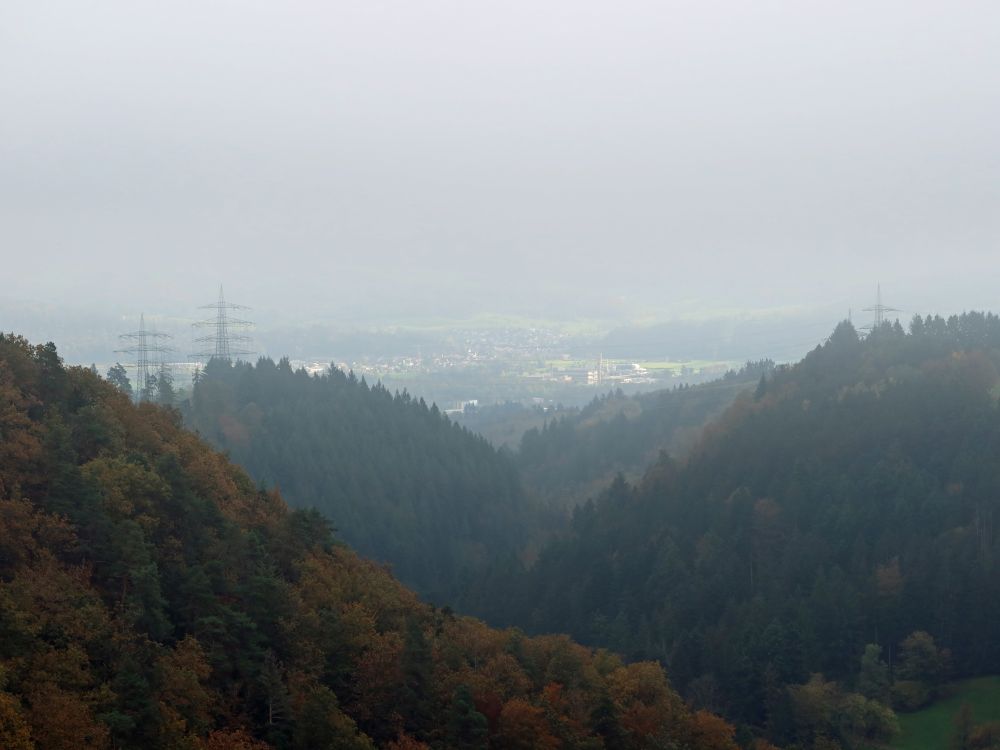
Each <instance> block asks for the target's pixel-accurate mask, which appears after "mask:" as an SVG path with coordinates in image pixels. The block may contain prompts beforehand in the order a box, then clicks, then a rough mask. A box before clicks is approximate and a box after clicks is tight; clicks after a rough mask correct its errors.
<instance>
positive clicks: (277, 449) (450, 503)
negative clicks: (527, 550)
mask: <svg viewBox="0 0 1000 750" xmlns="http://www.w3.org/2000/svg"><path fill="white" fill-rule="evenodd" d="M184 413H185V418H186V421H187V423H188V425H189V426H191V427H192V428H194V429H196V430H197V431H198V432H200V433H201V434H202V435H203V436H204V437H205V438H207V439H208V440H209V441H210V442H212V443H213V444H214V445H216V446H217V447H219V448H221V449H223V450H225V451H226V452H227V453H228V454H229V455H230V456H231V457H232V459H233V460H234V461H236V462H237V463H238V464H240V465H241V466H243V467H244V468H245V469H246V470H247V471H248V472H249V473H250V474H251V476H253V477H254V479H256V480H257V481H258V482H263V483H265V484H266V485H268V486H277V487H279V488H280V489H281V492H282V495H283V496H284V497H285V498H287V500H288V502H289V503H290V504H291V505H293V506H295V507H306V508H308V507H312V508H316V509H318V510H319V511H320V512H322V513H323V514H324V515H325V516H326V517H327V518H329V519H330V520H331V521H332V523H333V524H334V525H335V526H336V528H337V529H338V531H339V533H340V534H341V535H342V536H343V538H344V539H345V540H346V541H347V542H348V543H349V544H350V545H351V546H352V547H354V548H355V549H357V550H358V551H359V552H360V553H361V554H362V555H364V556H366V557H372V558H374V559H376V560H381V561H385V562H389V563H391V564H392V565H393V568H394V570H395V572H396V574H397V575H398V576H399V577H400V579H401V580H402V581H403V582H405V583H406V584H408V585H411V586H413V587H415V588H416V589H417V590H418V591H419V592H420V593H421V594H423V595H425V596H428V597H430V598H431V599H433V600H435V601H438V602H441V603H448V602H453V601H455V599H456V595H457V592H459V591H460V590H461V588H462V585H463V583H464V582H465V581H467V580H468V578H469V576H470V575H471V573H472V572H473V571H475V570H477V569H478V568H479V567H481V566H482V565H483V564H484V563H485V562H487V561H492V560H494V559H497V558H500V557H508V556H514V555H515V554H516V553H517V552H518V551H519V549H520V545H521V544H523V542H524V539H525V536H526V534H527V530H528V529H529V528H530V527H532V526H533V525H534V524H537V516H536V514H535V511H534V508H533V506H532V505H531V504H529V503H528V501H527V499H526V497H525V494H524V492H523V490H522V488H521V484H520V481H519V479H518V474H517V469H516V467H515V466H514V465H513V462H512V461H511V460H510V458H509V457H508V456H507V455H505V454H503V453H500V452H498V451H496V450H495V449H494V448H493V447H492V446H490V444H489V443H487V442H486V441H485V440H484V439H483V438H480V437H477V436H475V435H473V434H472V433H471V432H469V431H468V430H465V429H463V428H461V427H459V426H457V425H455V424H453V423H451V422H450V421H449V420H448V419H447V418H445V417H444V416H443V415H441V414H440V413H439V412H438V410H437V408H436V407H434V406H431V407H428V406H427V405H426V404H425V403H424V402H423V400H418V399H414V398H411V397H410V396H409V395H407V394H405V393H404V394H395V395H393V394H391V393H389V392H388V391H387V390H386V389H385V388H384V387H382V386H381V385H378V384H376V385H373V386H369V385H368V384H367V383H365V382H364V380H360V381H359V380H357V379H356V378H355V377H354V376H353V375H346V374H344V373H343V372H341V371H339V370H337V369H333V368H331V369H330V370H328V371H327V372H325V373H323V374H321V375H316V376H310V375H308V374H307V373H306V372H305V371H304V370H299V371H297V372H296V371H293V370H292V368H291V367H289V365H288V361H287V360H282V361H280V362H278V363H274V362H272V361H271V360H269V359H261V360H260V361H259V362H258V363H257V364H256V365H255V366H254V365H250V364H246V363H242V362H241V363H238V364H235V365H233V364H230V363H229V362H225V361H219V360H213V361H211V362H210V363H209V365H208V367H207V368H206V369H205V371H204V372H203V373H202V374H201V377H200V378H199V380H198V382H197V384H196V385H195V387H194V392H193V395H192V398H191V400H190V403H189V404H188V405H187V406H186V407H185V410H184Z"/></svg>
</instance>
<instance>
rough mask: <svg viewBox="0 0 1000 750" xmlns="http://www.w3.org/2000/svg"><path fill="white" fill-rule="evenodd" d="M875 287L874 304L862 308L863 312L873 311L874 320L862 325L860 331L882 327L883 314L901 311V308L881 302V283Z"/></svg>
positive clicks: (869, 330)
mask: <svg viewBox="0 0 1000 750" xmlns="http://www.w3.org/2000/svg"><path fill="white" fill-rule="evenodd" d="M876 289H877V291H876V297H875V305H874V306H873V307H866V308H864V312H870V313H875V320H874V321H873V322H872V324H871V325H867V326H864V327H863V328H862V329H861V330H862V331H868V332H869V333H871V332H872V331H874V330H875V329H876V328H881V327H882V324H883V323H884V322H885V314H886V313H894V312H903V311H902V310H900V309H898V308H896V307H889V306H888V305H883V304H882V285H881V284H879V285H878V286H877V287H876Z"/></svg>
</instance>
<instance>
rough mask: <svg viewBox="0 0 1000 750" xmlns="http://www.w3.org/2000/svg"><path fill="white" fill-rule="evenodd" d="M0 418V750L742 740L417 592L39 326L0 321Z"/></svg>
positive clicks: (669, 700) (706, 745)
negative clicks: (26, 331) (70, 353)
mask: <svg viewBox="0 0 1000 750" xmlns="http://www.w3.org/2000/svg"><path fill="white" fill-rule="evenodd" d="M0 438H2V439H0V520H2V523H0V747H3V748H5V749H7V750H30V749H31V748H37V749H38V750H79V749H81V748H83V749H86V748H95V749H96V748H111V747H116V748H137V747H144V748H171V749H174V748H177V749H180V748H184V749H191V750H195V749H198V748H206V749H208V750H240V749H247V750H263V749H264V748H267V747H274V748H296V749H301V750H305V749H307V748H309V749H314V748H328V749H334V748H358V749H362V748H373V747H382V748H395V749H396V750H401V749H403V748H407V749H408V750H418V749H419V748H428V747H429V748H490V749H492V748H497V749H500V748H506V749H510V750H513V749H515V748H517V749H520V748H546V749H548V748H551V749H553V750H555V749H556V748H593V749H594V750H597V749H599V748H607V749H608V750H614V749H620V750H630V749H631V748H637V749H638V748H650V749H652V748H690V749H691V750H701V749H704V750H709V749H716V748H717V749H720V750H735V748H736V747H737V744H736V742H735V741H734V739H733V738H734V730H733V727H732V726H730V725H729V724H727V723H725V722H724V721H722V720H721V719H719V718H718V717H716V716H714V715H712V714H711V713H708V712H705V711H691V710H690V709H689V708H688V707H687V706H686V705H685V703H684V702H683V701H682V700H681V699H680V698H679V696H678V695H677V694H676V693H675V692H674V691H673V690H672V689H671V687H670V686H669V684H668V683H667V679H666V676H665V674H664V672H663V670H662V669H661V667H660V666H659V665H657V664H655V663H651V662H637V663H631V664H624V663H623V662H622V660H621V659H620V658H618V657H616V656H614V655H612V654H610V653H608V652H606V651H591V650H589V649H586V648H583V647H581V646H578V645H576V644H574V643H572V642H571V641H570V640H569V639H568V638H566V637H564V636H547V637H539V638H529V637H526V636H524V635H523V634H522V633H521V632H520V631H518V630H503V631H500V630H493V629H490V628H488V627H486V626H485V625H483V624H482V623H480V622H477V621H475V620H472V619H470V618H464V617H456V616H455V615H453V614H452V613H451V612H449V611H447V610H439V609H435V608H433V607H431V606H428V605H425V604H422V603H421V602H420V601H419V600H418V599H417V597H416V596H415V595H414V594H412V593H411V592H409V591H407V590H406V589H404V588H403V587H402V586H401V585H400V584H399V583H397V582H396V581H395V580H394V579H393V578H392V577H391V576H390V575H389V574H388V573H387V572H386V571H385V570H384V569H383V568H381V567H379V566H376V565H373V564H371V563H368V562H365V561H363V560H361V559H360V558H358V557H357V556H356V555H355V554H354V553H352V552H351V551H350V550H348V549H347V548H346V547H345V546H344V545H342V544H341V543H338V542H337V541H336V540H335V539H334V538H333V535H332V533H331V529H330V525H329V523H328V522H327V521H325V520H324V518H323V517H322V516H321V515H320V514H318V513H317V512H314V511H305V510H289V509H288V508H287V507H286V506H285V504H284V502H283V501H282V499H281V497H280V496H279V494H278V493H277V492H276V491H273V490H270V491H269V490H262V489H260V488H259V487H258V486H257V485H255V484H254V483H253V482H252V481H251V480H250V479H249V478H248V476H247V475H246V474H245V473H244V472H243V471H242V470H241V469H239V468H237V467H236V466H234V465H233V464H232V463H230V462H229V461H228V460H227V459H226V458H225V457H223V456H222V455H220V454H219V453H216V452H215V451H213V450H212V449H211V448H210V447H209V446H208V445H206V444H205V443H204V442H203V441H202V440H201V439H200V438H198V437H197V436H196V435H194V434H193V433H191V432H188V431H186V430H184V429H183V428H182V427H181V426H180V416H179V414H178V413H177V412H175V411H172V410H169V409H164V408H161V407H157V406H153V405H150V404H143V405H141V406H138V407H136V406H134V405H133V404H132V403H131V402H130V401H129V400H128V398H127V397H126V396H125V395H123V394H122V393H120V392H119V391H118V390H117V389H116V388H114V387H113V386H112V385H110V384H108V383H106V382H104V381H102V380H101V379H100V378H99V377H98V376H97V375H96V374H94V373H92V372H91V371H90V370H86V369H81V368H66V367H64V366H63V365H62V363H61V361H60V359H59V357H58V354H57V352H56V349H55V347H54V346H53V345H51V344H48V345H44V346H32V345H30V344H29V343H28V342H27V341H25V340H24V339H21V338H18V337H15V336H0ZM743 739H744V740H745V741H746V742H749V741H750V740H749V739H748V738H746V737H744V738H743ZM746 742H745V743H744V744H746ZM756 746H757V747H758V748H763V747H766V746H765V745H763V744H759V743H758V744H757V745H756Z"/></svg>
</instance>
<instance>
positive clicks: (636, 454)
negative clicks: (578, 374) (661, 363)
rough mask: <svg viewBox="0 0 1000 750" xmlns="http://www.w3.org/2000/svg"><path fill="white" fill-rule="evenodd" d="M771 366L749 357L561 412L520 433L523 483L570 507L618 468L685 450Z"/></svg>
mask: <svg viewBox="0 0 1000 750" xmlns="http://www.w3.org/2000/svg"><path fill="white" fill-rule="evenodd" d="M773 366H774V365H773V363H772V362H770V361H762V362H753V363H747V365H746V366H745V367H743V368H742V369H741V370H739V371H733V372H729V373H727V374H726V375H725V376H723V377H721V378H719V379H718V380H714V381H712V382H710V383H705V384H703V385H696V386H679V387H677V388H672V389H664V390H658V391H651V392H649V393H642V394H636V395H632V396H626V395H625V394H623V393H622V392H621V391H612V392H611V393H608V394H607V395H605V396H602V397H599V398H595V399H594V400H593V401H592V402H591V403H590V404H588V405H587V406H586V407H584V408H583V409H581V410H579V411H573V412H571V413H566V414H561V415H558V416H556V417H555V418H554V419H552V420H551V421H548V422H546V423H545V424H544V425H543V426H542V427H541V428H532V429H529V430H527V431H526V432H525V433H524V436H523V437H522V439H521V443H520V448H519V450H518V452H517V466H518V469H519V470H520V472H521V477H522V479H523V481H524V484H525V486H526V487H527V488H528V489H529V491H531V492H532V493H533V494H534V495H535V496H536V497H538V498H539V499H540V500H541V501H542V502H544V503H546V504H547V505H554V506H556V507H560V508H567V509H571V508H572V507H573V506H575V505H576V504H578V503H579V502H581V501H583V500H586V499H587V498H588V497H592V496H594V495H596V494H598V493H599V492H600V491H601V490H602V489H603V488H604V487H606V486H607V485H608V484H609V483H610V482H611V480H612V479H613V478H614V476H615V474H617V473H619V472H621V473H623V474H625V475H628V476H633V475H634V476H635V477H639V476H641V475H642V474H643V473H644V472H645V470H646V469H647V468H649V466H650V465H652V464H653V463H654V462H655V461H656V459H657V457H658V455H659V454H660V453H661V452H663V451H667V452H669V453H671V454H673V455H677V454H681V453H684V452H686V450H687V449H688V448H690V446H691V445H692V444H693V443H694V442H695V441H696V439H697V437H698V435H699V434H700V432H701V428H702V427H704V425H705V423H706V422H708V421H709V420H710V419H712V418H713V417H715V416H718V415H719V414H720V413H721V412H722V411H723V410H724V409H725V408H726V407H727V406H729V404H730V403H732V401H733V399H735V398H736V396H737V395H738V394H740V393H742V392H743V391H745V390H747V389H748V388H753V387H754V386H756V384H757V382H758V381H759V380H760V377H761V375H763V374H764V373H767V372H770V371H771V370H772V369H773Z"/></svg>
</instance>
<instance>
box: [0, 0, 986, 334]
mask: <svg viewBox="0 0 1000 750" xmlns="http://www.w3.org/2000/svg"><path fill="white" fill-rule="evenodd" d="M998 133H1000V3H997V2H995V0H993V1H990V2H943V1H942V0H937V1H936V2H925V1H922V0H903V1H900V2H872V0H867V1H865V2H849V1H848V2H844V1H839V2H826V1H823V2H806V1H800V0H797V1H795V2H791V1H789V2H759V1H757V2H747V1H741V2H735V1H733V2H712V1H711V0H693V1H692V2H667V1H664V0H661V1H659V2H629V1H627V0H626V1H622V0H615V2H610V1H609V2H593V1H592V0H553V1H550V2H545V0H530V1H523V2H522V1H521V0H503V1H502V2H501V1H497V2H485V1H478V0H440V1H429V0H400V2H378V1H377V0H357V1H354V2H338V1H337V0H327V1H326V2H279V1H278V0H271V1H270V2H250V1H248V0H239V1H238V2H235V1H234V2H208V1H206V0H199V1H198V2H181V1H178V0H170V1H169V2H164V1H163V0H156V1H155V2H142V1H138V0H128V1H127V2H87V1H86V0H71V1H69V2H59V1H58V0H45V1H44V2H40V1H39V0H23V1H22V0H3V2H0V254H2V268H3V283H2V285H0V296H3V297H6V298H7V301H8V303H9V301H10V300H11V299H15V300H34V301H39V302H43V303H60V301H66V300H72V301H74V303H75V304H77V305H79V306H87V305H94V306H95V307H102V308H103V309H109V308H117V307H121V308H123V309H127V310H129V311H134V309H135V308H136V307H140V306H141V307H143V308H144V309H146V311H147V312H149V311H150V310H151V309H159V310H161V311H163V312H165V313H172V314H178V313H181V312H182V311H184V310H187V309H188V308H189V307H190V306H191V305H193V304H194V303H196V302H207V301H209V300H210V299H211V298H212V296H213V294H214V290H215V289H216V287H217V285H218V283H219V282H220V281H224V282H225V283H226V285H227V289H228V290H229V291H230V296H231V297H235V298H238V301H242V302H246V303H249V304H253V305H254V306H255V307H256V308H258V309H263V310H272V311H273V310H280V311H281V313H282V314H283V315H285V316H286V317H288V318H291V319H294V318H296V317H297V316H302V317H303V318H306V317H308V318H316V317H324V316H353V317H355V318H357V319H363V318H364V317H365V316H367V315H371V316H377V315H381V314H385V315H396V316H402V317H405V316H409V315H413V316H417V315H419V316H428V315H458V314H463V315H464V314H469V313H474V312H497V313H525V314H538V313H544V312H546V311H551V312H553V313H564V314H570V315H578V314H584V313H587V312H589V313H592V314H593V316H595V317H596V316H599V315H600V314H601V313H602V311H622V312H624V313H632V312H634V311H641V310H655V311H658V312H659V313H662V314H664V315H667V316H669V315H671V314H677V313H678V312H690V311H712V310H720V309H733V308H736V309H740V308H769V307H783V306H823V305H829V306H835V307H838V308H839V307H840V306H843V307H846V306H847V305H855V306H860V305H862V304H864V303H868V302H870V301H871V299H870V298H871V297H872V296H873V295H874V285H875V283H876V281H881V282H882V285H883V288H884V289H886V290H887V294H889V295H890V296H891V299H889V301H890V302H894V303H896V304H897V305H898V306H900V307H903V308H904V309H908V310H914V311H918V310H919V311H926V310H942V311H954V310H957V309H962V308H964V307H974V306H975V307H983V306H989V307H1000V305H998V304H996V303H995V302H994V300H995V299H996V295H997V294H998V293H1000V242H998V240H1000V135H998ZM845 312H846V310H845ZM2 327H3V326H2V325H0V328H2Z"/></svg>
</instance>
